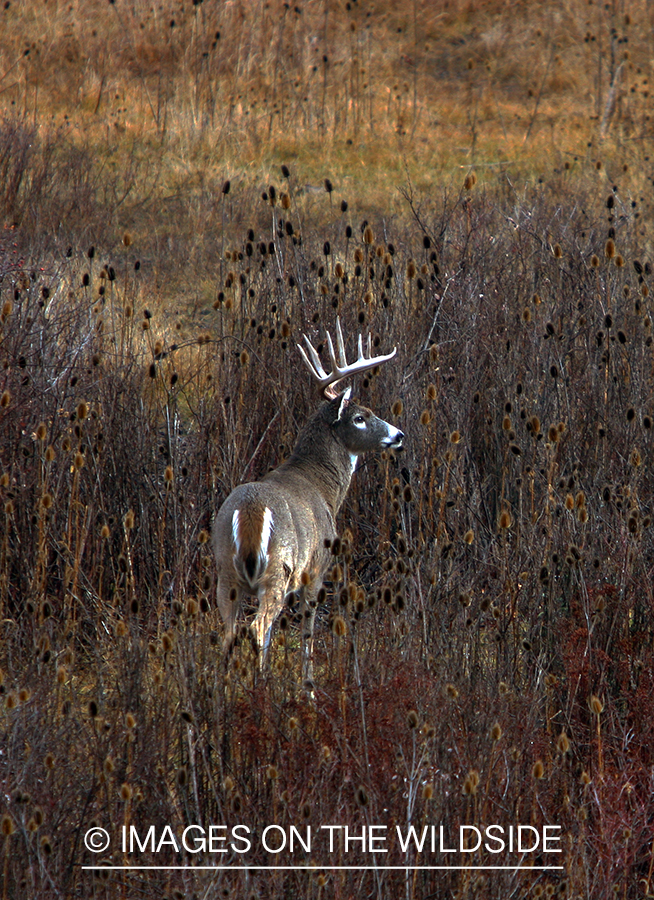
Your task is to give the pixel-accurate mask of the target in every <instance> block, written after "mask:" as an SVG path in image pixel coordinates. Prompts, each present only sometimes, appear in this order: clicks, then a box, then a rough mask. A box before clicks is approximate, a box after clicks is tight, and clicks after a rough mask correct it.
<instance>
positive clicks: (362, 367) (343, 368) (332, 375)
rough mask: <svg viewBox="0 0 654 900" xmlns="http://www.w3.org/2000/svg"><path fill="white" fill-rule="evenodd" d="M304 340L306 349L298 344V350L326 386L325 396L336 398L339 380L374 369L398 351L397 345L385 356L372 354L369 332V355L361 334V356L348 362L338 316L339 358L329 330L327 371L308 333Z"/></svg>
mask: <svg viewBox="0 0 654 900" xmlns="http://www.w3.org/2000/svg"><path fill="white" fill-rule="evenodd" d="M304 341H305V343H306V345H307V349H306V350H305V349H304V347H302V346H301V345H300V344H298V345H297V347H298V350H299V351H300V354H301V355H302V359H303V360H304V362H305V364H306V366H307V368H308V369H309V371H310V372H311V374H312V375H313V376H314V378H316V380H317V381H318V384H319V385H320V387H321V388H324V391H325V396H327V397H329V398H334V397H335V396H336V391H335V390H334V386H335V385H336V384H338V382H339V381H342V380H343V378H346V377H347V376H348V375H354V374H355V373H356V372H365V371H367V370H368V369H372V368H373V367H374V366H379V365H381V364H382V363H384V362H387V361H388V360H389V359H392V358H393V357H394V356H395V354H396V353H397V347H394V348H393V352H392V353H388V354H386V355H385V356H371V355H370V354H371V352H372V339H371V337H370V334H368V346H367V351H368V355H367V356H366V354H365V352H364V349H363V339H362V337H361V335H359V347H358V349H359V356H358V358H357V360H356V362H353V363H348V362H347V359H346V357H345V343H344V341H343V332H342V330H341V320H340V318H339V317H337V318H336V341H337V345H338V360H337V359H336V353H335V352H334V344H333V341H332V338H331V335H330V333H329V332H327V347H328V349H329V359H330V362H331V372H325V370H324V368H323V365H322V363H321V361H320V357H319V356H318V351H317V350H316V349H315V347H314V346H313V345H312V344H311V341H310V340H309V338H308V337H307V336H306V334H305V335H304Z"/></svg>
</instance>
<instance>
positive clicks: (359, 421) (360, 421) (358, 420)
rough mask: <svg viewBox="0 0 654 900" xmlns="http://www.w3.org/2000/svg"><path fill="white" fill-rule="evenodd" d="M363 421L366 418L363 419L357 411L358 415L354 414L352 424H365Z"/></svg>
mask: <svg viewBox="0 0 654 900" xmlns="http://www.w3.org/2000/svg"><path fill="white" fill-rule="evenodd" d="M365 423H366V420H365V419H364V417H363V416H362V415H361V413H359V414H358V415H356V416H355V417H354V424H355V425H365Z"/></svg>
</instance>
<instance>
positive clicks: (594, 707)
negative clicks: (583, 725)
mask: <svg viewBox="0 0 654 900" xmlns="http://www.w3.org/2000/svg"><path fill="white" fill-rule="evenodd" d="M588 705H589V706H590V711H591V712H592V713H594V714H595V715H596V716H599V715H601V714H602V711H603V709H604V704H603V703H602V701H601V700H600V698H599V697H598V696H597V695H596V694H592V695H591V697H590V700H589V701H588Z"/></svg>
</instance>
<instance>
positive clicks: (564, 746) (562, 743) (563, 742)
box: [556, 731, 570, 756]
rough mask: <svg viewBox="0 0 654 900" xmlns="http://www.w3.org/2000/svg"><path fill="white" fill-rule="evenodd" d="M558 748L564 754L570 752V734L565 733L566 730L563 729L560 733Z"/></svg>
mask: <svg viewBox="0 0 654 900" xmlns="http://www.w3.org/2000/svg"><path fill="white" fill-rule="evenodd" d="M556 749H557V750H558V751H559V753H560V754H561V755H562V756H565V755H566V753H568V752H569V750H570V740H569V739H568V735H567V734H566V733H565V731H562V732H561V734H560V735H559V738H558V740H557V742H556Z"/></svg>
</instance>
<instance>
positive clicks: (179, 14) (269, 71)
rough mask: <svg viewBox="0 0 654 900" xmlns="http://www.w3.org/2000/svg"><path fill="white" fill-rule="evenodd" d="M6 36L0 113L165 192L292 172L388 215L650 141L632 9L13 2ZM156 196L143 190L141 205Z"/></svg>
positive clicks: (3, 18) (644, 59)
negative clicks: (438, 194) (145, 165)
mask: <svg viewBox="0 0 654 900" xmlns="http://www.w3.org/2000/svg"><path fill="white" fill-rule="evenodd" d="M295 9H299V10H301V11H300V12H299V13H298V12H296V11H295ZM0 22H1V24H2V27H1V28H0V73H2V74H1V75H0V79H1V80H0V89H1V91H2V93H1V94H0V102H1V103H2V106H3V110H4V112H5V114H8V113H11V114H15V115H18V116H20V117H22V118H23V120H25V121H27V122H30V123H32V124H34V125H35V126H37V127H38V128H39V129H40V130H44V129H46V130H47V129H52V128H63V129H64V131H65V133H66V135H67V136H68V137H69V139H71V140H72V142H73V143H74V144H77V145H79V146H83V147H84V148H87V149H89V150H90V151H91V153H92V154H93V156H94V158H95V159H96V160H97V161H98V162H99V163H100V164H101V165H102V166H104V167H106V168H107V169H108V170H109V171H112V170H113V171H116V172H119V173H120V172H121V171H123V172H124V171H125V169H126V168H128V167H129V164H130V163H129V161H130V160H133V159H134V158H135V157H136V158H148V159H149V160H150V166H151V167H153V168H154V169H156V191H157V193H158V195H160V196H166V195H169V194H175V193H176V192H179V191H182V192H184V193H186V192H188V191H193V190H195V189H203V188H204V189H209V190H211V189H213V187H214V185H215V183H216V182H217V181H220V180H221V179H224V178H226V177H229V178H231V179H233V180H234V181H235V182H236V183H241V182H242V183H245V184H249V185H255V186H257V187H258V186H259V185H261V184H265V182H266V181H268V180H270V179H272V178H273V176H274V175H276V174H277V172H278V167H279V165H280V164H281V163H286V164H288V165H290V166H291V168H292V171H293V175H294V177H295V178H296V179H297V181H296V184H297V185H298V186H304V185H309V186H312V187H314V188H320V187H321V186H322V184H323V180H324V178H325V177H330V178H331V180H332V181H333V182H334V184H335V186H336V192H337V196H340V197H346V198H347V200H348V201H349V202H350V203H356V204H357V205H358V207H359V208H360V209H362V211H364V212H365V211H366V209H374V208H379V207H381V206H384V208H389V209H390V210H391V211H394V206H393V204H395V203H396V202H397V187H398V185H401V184H402V183H404V182H405V180H406V175H407V173H408V174H409V175H410V176H411V178H412V180H413V181H414V183H415V184H416V185H417V186H420V187H423V186H424V187H428V186H431V185H434V184H438V183H454V184H456V183H457V182H458V181H461V180H462V178H463V176H464V175H465V172H466V171H467V170H468V169H469V168H470V167H475V168H476V169H477V171H478V174H479V177H480V178H481V179H482V180H483V179H484V178H485V177H486V175H487V173H491V174H493V175H494V173H495V172H496V170H497V168H498V167H499V166H502V167H503V169H504V170H505V171H506V172H508V173H510V175H511V177H512V178H521V177H525V176H526V177H533V176H535V175H539V174H542V173H543V172H545V171H547V170H548V169H549V168H551V166H552V165H553V164H554V165H556V166H562V165H563V164H564V163H565V162H566V161H567V162H573V161H574V159H575V158H582V159H583V158H585V157H587V156H590V157H597V158H603V159H604V161H605V162H608V161H609V160H612V159H616V160H619V161H622V159H623V157H624V158H625V159H626V158H628V159H633V158H634V157H636V158H638V157H639V156H642V155H643V154H644V152H645V150H646V141H647V135H648V134H649V124H648V122H649V114H648V105H649V104H648V75H649V44H648V40H647V34H648V27H649V26H648V22H647V6H646V5H645V4H640V3H635V4H630V5H629V9H628V10H627V11H626V14H623V15H618V14H617V13H616V14H613V13H611V12H610V11H607V10H606V9H604V8H603V7H601V5H599V4H598V5H597V6H593V5H589V4H587V3H585V2H583V3H582V2H580V0H578V2H574V3H572V4H568V5H567V7H566V8H565V9H564V8H563V7H561V8H553V7H551V6H550V5H547V6H545V7H543V6H542V4H538V3H535V2H523V3H512V4H510V5H507V4H495V3H488V2H487V3H432V2H424V0H423V2H419V0H415V2H414V3H412V4H402V3H399V2H390V0H386V2H384V3H382V4H381V5H380V6H377V7H374V8H373V7H372V6H371V5H368V4H365V3H358V2H352V3H349V4H344V3H338V4H337V3H333V2H329V0H325V2H320V3H318V2H316V3H305V4H303V5H302V6H301V7H299V6H298V7H295V8H293V7H288V8H287V7H286V6H285V5H284V4H282V3H279V2H275V3H254V2H250V3H248V2H241V3H234V4H218V3H209V2H205V3H202V4H199V5H197V6H192V5H189V6H187V7H180V5H179V4H176V3H164V4H160V5H158V6H156V7H154V6H152V7H150V6H149V5H148V4H145V3H143V4H141V3H133V4H126V3H123V2H121V0H117V2H115V3H106V2H97V0H96V2H91V3H89V2H80V0H76V2H71V3H69V4H65V5H63V4H59V3H43V4H39V5H38V6H36V5H33V4H18V3H11V4H10V5H9V6H8V8H5V9H3V10H2V11H0ZM172 23H174V26H173V25H172ZM611 29H615V38H614V40H613V43H612V44H611V42H610V35H611ZM217 35H219V37H217ZM623 41H624V42H623ZM618 69H620V78H619V87H618V89H617V91H616V96H615V98H614V101H615V102H614V104H613V106H612V107H611V104H610V87H611V79H612V78H614V77H615V73H616V71H617V70H618ZM609 108H612V109H613V112H612V115H611V116H610V117H608V118H607V119H606V122H604V127H602V126H603V119H604V117H605V114H606V113H607V110H608V109H609ZM459 173H461V175H459ZM153 178H154V176H153ZM152 187H153V185H152V183H151V182H149V181H148V179H142V180H141V179H139V181H138V183H136V184H135V185H133V186H132V189H131V194H130V200H131V201H136V202H138V201H139V200H141V201H142V200H143V198H144V197H146V196H148V192H149V191H151V190H152ZM334 199H336V196H335V198H334ZM131 205H132V204H131V203H130V204H128V205H127V206H128V207H129V206H131ZM125 217H126V218H129V213H128V211H127V209H126V210H125Z"/></svg>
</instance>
